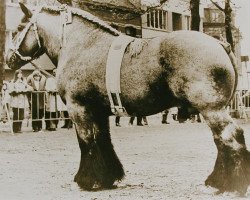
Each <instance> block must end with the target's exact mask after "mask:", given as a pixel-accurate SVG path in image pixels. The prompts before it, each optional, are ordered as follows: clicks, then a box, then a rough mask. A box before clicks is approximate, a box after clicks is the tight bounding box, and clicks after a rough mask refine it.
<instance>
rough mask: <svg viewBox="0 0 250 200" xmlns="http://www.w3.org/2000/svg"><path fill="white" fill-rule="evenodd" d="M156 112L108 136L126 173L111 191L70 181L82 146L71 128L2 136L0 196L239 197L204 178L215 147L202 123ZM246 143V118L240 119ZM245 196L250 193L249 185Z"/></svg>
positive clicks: (51, 199) (249, 131)
mask: <svg viewBox="0 0 250 200" xmlns="http://www.w3.org/2000/svg"><path fill="white" fill-rule="evenodd" d="M160 120H161V118H160V115H156V116H152V117H149V118H148V121H149V126H143V127H139V126H135V125H134V126H128V118H121V125H122V127H115V126H114V118H113V117H112V118H111V136H112V139H113V144H114V147H115V150H116V152H117V154H118V156H119V157H120V159H121V161H122V163H123V165H124V169H125V172H126V177H125V179H124V180H123V181H122V182H120V183H118V187H117V188H116V189H113V190H104V191H97V192H86V191H81V190H80V189H79V187H78V186H77V184H76V183H75V182H74V181H73V179H74V175H75V174H76V172H77V170H78V166H79V159H80V151H79V148H78V143H77V139H76V136H75V133H74V130H73V129H71V130H62V129H59V130H58V131H56V132H43V133H33V132H31V131H28V132H26V131H25V132H24V133H22V134H18V135H15V136H11V135H10V134H9V133H7V132H5V131H3V132H2V133H1V135H0V145H1V149H0V160H1V165H0V180H1V181H0V199H1V200H7V199H8V200H24V199H25V200H34V199H39V200H40V199H41V200H47V199H48V200H62V199H74V200H78V199H82V200H83V199H84V200H105V199H114V200H117V199H119V200H120V199H121V200H123V199H124V200H127V199H131V200H134V199H150V200H151V199H157V200H158V199H164V200H165V199H170V200H176V199H183V200H186V199H194V200H198V199H199V200H200V199H202V200H203V199H207V200H211V199H215V200H222V199H223V200H225V199H226V200H227V199H228V200H229V199H235V200H237V199H241V200H242V198H240V197H238V196H237V195H236V194H232V193H231V194H229V193H225V194H220V195H215V192H216V190H215V189H213V188H209V187H206V186H205V185H204V181H205V180H206V178H207V176H208V175H209V174H210V173H211V172H212V170H213V167H214V163H215V159H216V147H215V144H214V142H213V138H212V133H211V132H210V130H209V129H208V127H207V125H206V124H205V123H191V122H187V123H184V124H179V123H177V122H174V121H171V124H169V125H162V124H161V123H160ZM239 123H240V124H242V125H241V126H242V127H243V129H244V130H245V137H246V143H247V146H248V148H250V123H248V124H243V121H240V122H239ZM247 198H250V191H249V190H248V193H247Z"/></svg>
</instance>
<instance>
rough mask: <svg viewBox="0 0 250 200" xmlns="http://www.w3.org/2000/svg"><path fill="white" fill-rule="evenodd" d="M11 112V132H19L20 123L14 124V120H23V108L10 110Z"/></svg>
mask: <svg viewBox="0 0 250 200" xmlns="http://www.w3.org/2000/svg"><path fill="white" fill-rule="evenodd" d="M12 110H13V121H14V122H13V132H14V133H17V132H21V129H22V121H18V122H15V120H23V119H24V108H12Z"/></svg>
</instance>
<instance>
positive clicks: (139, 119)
mask: <svg viewBox="0 0 250 200" xmlns="http://www.w3.org/2000/svg"><path fill="white" fill-rule="evenodd" d="M137 126H143V124H142V117H141V116H137Z"/></svg>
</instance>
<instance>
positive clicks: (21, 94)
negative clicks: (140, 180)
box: [10, 80, 32, 108]
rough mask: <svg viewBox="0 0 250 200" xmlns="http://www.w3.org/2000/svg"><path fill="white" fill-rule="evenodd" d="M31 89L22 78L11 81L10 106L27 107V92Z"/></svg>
mask: <svg viewBox="0 0 250 200" xmlns="http://www.w3.org/2000/svg"><path fill="white" fill-rule="evenodd" d="M31 90H32V88H31V87H30V86H29V85H28V84H27V83H26V81H24V80H17V81H16V82H12V83H11V84H10V95H11V101H10V106H11V107H12V108H29V101H28V97H27V92H28V91H31Z"/></svg>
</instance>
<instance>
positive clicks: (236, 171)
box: [202, 110, 250, 194]
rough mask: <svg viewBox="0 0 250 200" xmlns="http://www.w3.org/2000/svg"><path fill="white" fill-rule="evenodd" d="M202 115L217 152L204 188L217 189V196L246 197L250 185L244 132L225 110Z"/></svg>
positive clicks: (249, 163) (249, 155)
mask: <svg viewBox="0 0 250 200" xmlns="http://www.w3.org/2000/svg"><path fill="white" fill-rule="evenodd" d="M202 114H203V116H204V118H205V120H206V121H207V123H208V125H209V126H210V128H211V129H212V132H213V137H214V142H215V144H216V146H217V149H218V155H217V160H216V163H215V166H214V171H213V172H212V174H211V175H209V177H208V178H207V180H206V182H205V183H206V185H210V186H212V187H215V188H218V189H219V192H224V191H238V192H239V193H241V194H245V193H246V191H247V188H248V185H249V184H250V153H249V151H247V149H246V144H245V139H244V135H243V130H242V129H241V128H240V127H239V126H237V125H236V124H235V122H234V121H233V120H232V118H231V117H230V116H229V114H228V113H227V112H226V110H222V111H209V112H204V113H202Z"/></svg>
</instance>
